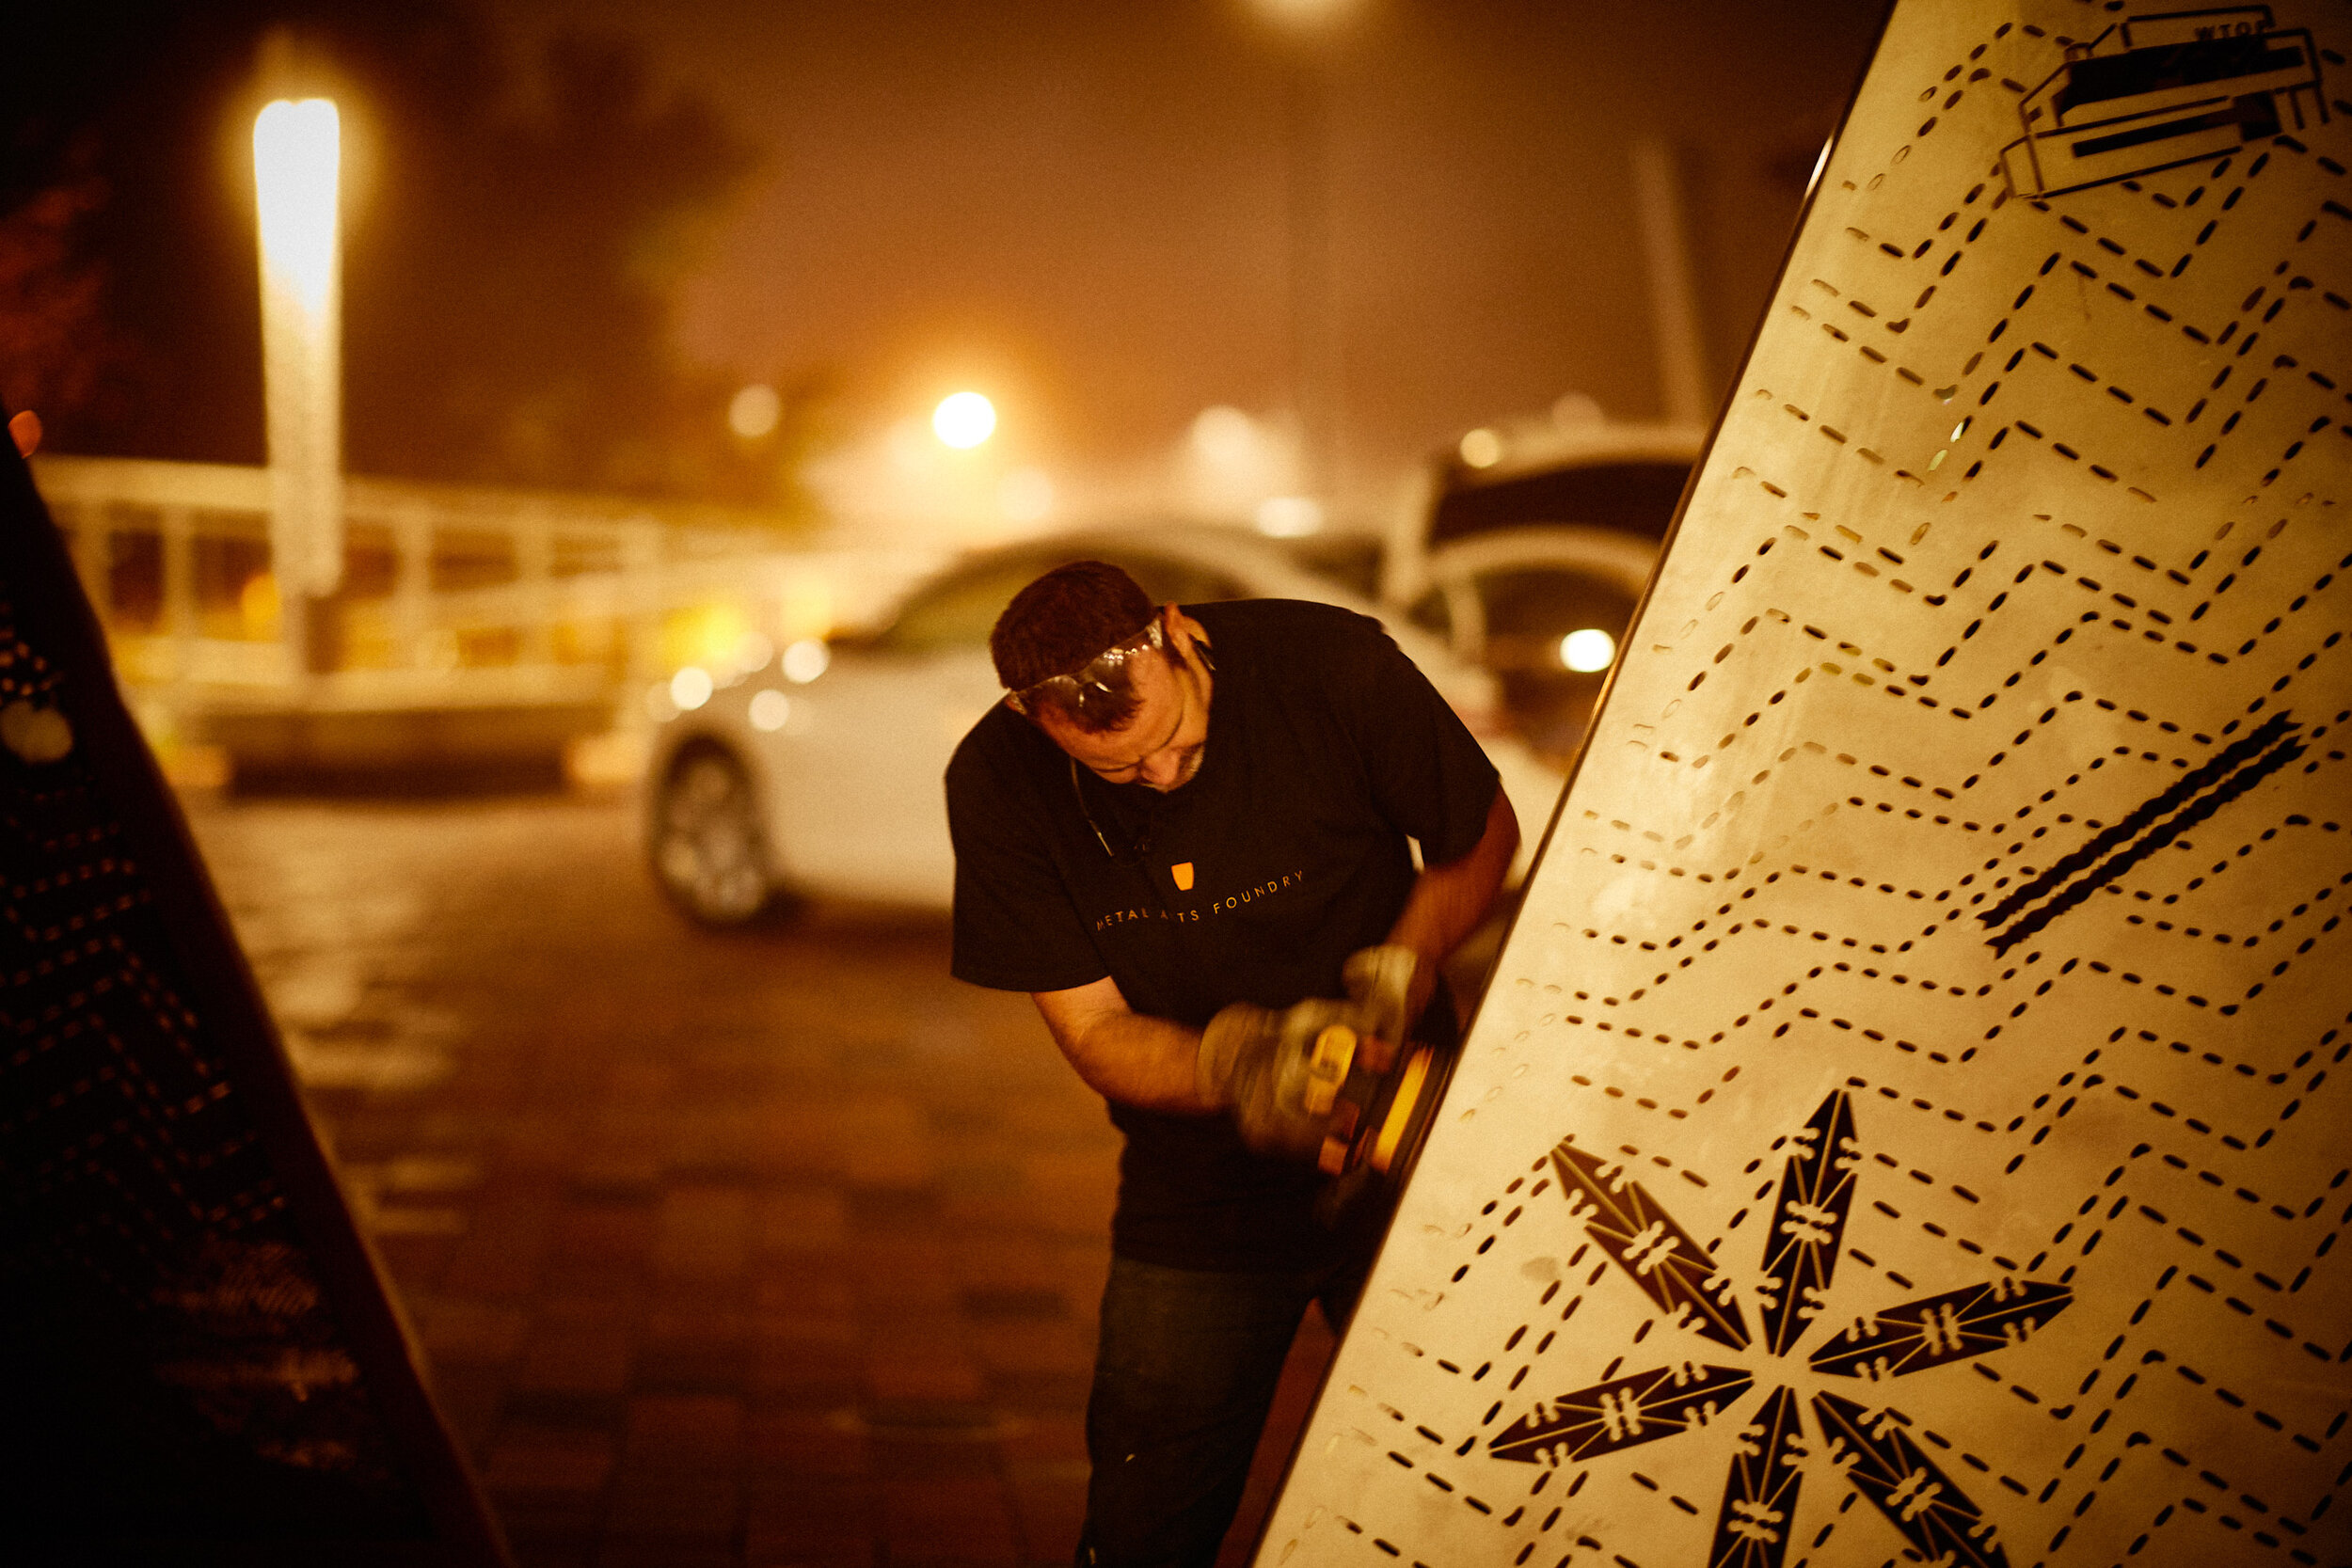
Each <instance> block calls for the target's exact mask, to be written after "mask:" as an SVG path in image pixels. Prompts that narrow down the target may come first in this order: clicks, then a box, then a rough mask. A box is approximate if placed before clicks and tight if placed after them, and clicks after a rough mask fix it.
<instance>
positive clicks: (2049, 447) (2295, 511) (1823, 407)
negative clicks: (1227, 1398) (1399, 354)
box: [1259, 0, 2352, 1568]
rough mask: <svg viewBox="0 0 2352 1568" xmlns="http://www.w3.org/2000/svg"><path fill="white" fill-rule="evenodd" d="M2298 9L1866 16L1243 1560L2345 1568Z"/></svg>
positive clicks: (2327, 663)
mask: <svg viewBox="0 0 2352 1568" xmlns="http://www.w3.org/2000/svg"><path fill="white" fill-rule="evenodd" d="M2347 48H2352V9H2347V8H2345V7H2344V6H2342V5H2321V4H2309V5H2297V4H2281V5H2279V6H2276V7H2272V8H2266V9H2265V8H2237V9H2234V10H2230V11H2224V12H2214V13H2201V14H2195V15H2188V14H2183V13H2177V12H2176V13H2170V14H2166V15H2161V16H2158V15H2149V16H2136V15H2132V14H2129V13H2127V12H2125V11H2124V10H2123V9H2122V8H2121V7H2111V8H2110V7H2100V6H2092V5H2086V4H2067V3H2058V0H2039V3H2034V4H2027V5H2023V6H2019V5H2010V4H1988V3H1962V0H1902V3H1901V4H1899V6H1898V7H1897V8H1896V10H1895V11H1894V13H1893V15H1892V17H1891V19H1890V21H1889V23H1888V25H1887V31H1886V33H1885V35H1884V37H1883V40H1882V42H1881V46H1880V48H1879V51H1878V54H1877V57H1876V59H1875V61H1874V62H1873V64H1872V66H1871V68H1870V71H1869V73H1868V76H1867V80H1866V82H1865V84H1864V87H1863V88H1862V91H1861V94H1860V97H1859V99H1858V101H1857V103H1856V104H1855V106H1854V107H1853V109H1852V110H1851V113H1850V115H1849V118H1848V121H1847V124H1846V127H1845V129H1844V130H1843V131H1842V132H1841V134H1840V135H1839V138H1838V140H1837V142H1836V147H1835V149H1834V151H1833V153H1832V155H1831V157H1830V159H1829V161H1828V164H1827V166H1826V168H1825V169H1824V171H1823V173H1822V175H1821V176H1820V182H1819V184H1818V186H1817V189H1816V192H1815V194H1814V197H1813V198H1812V201H1811V203H1810V206H1809V209H1808V212H1807V214H1806V216H1805V219H1804V223H1803V226H1802V228H1801V230H1800V233H1799V235H1798V238H1797V241H1796V243H1795V245H1794V247H1793V249H1792V251H1791V255H1790V260H1789V262H1788V270H1787V272H1786V275H1785V276H1784V277H1783V278H1782V280H1781V282H1780V285H1779V287H1778V290H1777V292H1776V294H1775V296H1774V300H1773V303H1772V307H1771V309H1770V313H1769V315H1768V317H1767V320H1766V322H1765V324H1764V325H1763V327H1762V329H1761V333H1760V336H1759V338H1758V340H1757V341H1756V346H1755V348H1754V350H1753V351H1752V354H1751V356H1750V359H1749V362H1748V364H1747V365H1746V367H1745V368H1744V369H1743V370H1742V372H1741V373H1740V378H1739V380H1738V383H1737V385H1736V387H1735V388H1734V389H1733V392H1732V395H1731V399H1730V402H1729V404H1728V405H1727V407H1726V409H1725V411H1724V418H1723V421H1722V424H1721V426H1720V428H1719V430H1718V432H1717V435H1716V438H1715V440H1714V443H1713V446H1712V447H1711V449H1710V451H1709V453H1708V457H1707V459H1706V460H1705V463H1704V465H1703V467H1702V470H1701V474H1700V477H1699V479H1698V481H1697V483H1695V484H1694V486H1693V488H1692V496H1691V499H1690V500H1689V502H1688V503H1687V509H1686V512H1685V515H1684V516H1683V517H1682V519H1681V520H1680V522H1679V524H1678V526H1677V531H1676V533H1675V534H1674V535H1673V537H1672V539H1671V541H1670V544H1669V546H1668V549H1667V553H1666V556H1665V559H1664V562H1663V564H1662V566H1661V571H1660V575H1659V578H1658V580H1657V582H1656V583H1655V584H1654V586H1653V588H1652V590H1651V595H1650V598H1649V600H1648V601H1647V603H1646V604H1645V608H1644V610H1643V611H1642V613H1641V615H1640V617H1639V619H1638V621H1637V623H1636V626H1635V629H1634V631H1633V632H1632V634H1631V635H1630V636H1629V639H1628V651H1627V655H1626V657H1625V660H1624V662H1623V665H1622V667H1621V669H1620V670H1619V671H1618V673H1617V674H1616V677H1615V683H1614V686H1613V689H1612V690H1611V692H1610V694H1609V696H1608V698H1607V701H1606V705H1605V707H1604V710H1603V713H1602V716H1601V718H1600V720H1599V721H1598V723H1597V729H1596V731H1595V733H1594V734H1593V736H1592V737H1591V739H1590V741H1589V743H1588V748H1587V751H1586V753H1585V755H1584V756H1583V758H1582V760H1581V766H1580V768H1579V771H1578V774H1577V776H1576V778H1575V780H1574V782H1573V784H1572V785H1571V787H1570V790H1569V792H1568V795H1567V797H1566V799H1565V803H1564V805H1563V807H1562V809H1561V813H1560V816H1559V817H1558V818H1557V820H1556V822H1555V824H1554V826H1553V829H1552V832H1551V836H1550V840H1549V845H1548V847H1547V848H1546V850H1545V853H1544V855H1543V857H1542V860H1541V862H1540V863H1539V865H1538V868H1537V870H1536V872H1535V874H1534V885H1533V887H1532V889H1531V891H1530V893H1529V895H1528V898H1527V902H1526V906H1525V910H1524V911H1523V913H1522V914H1521V915H1520V917H1519V920H1518V926H1517V927H1516V928H1515V930H1514V931H1513V933H1512V936H1511V938H1510V941H1509V943H1508V945H1507V947H1506V949H1505V951H1504V954H1503V957H1502V966H1501V969H1500V972H1499V976H1498V979H1497V981H1496V983H1495V987H1494V990H1493V991H1492V992H1491V993H1490V994H1489V996H1488V999H1487V1001H1486V1006H1485V1009H1484V1011H1483V1013H1482V1016H1481V1017H1480V1018H1479V1020H1478V1022H1477V1023H1476V1026H1475V1028H1474V1029H1473V1031H1472V1034H1471V1036H1470V1040H1469V1042H1468V1045H1467V1048H1466V1051H1465V1055H1464V1058H1463V1061H1462V1064H1461V1067H1460V1069H1459V1071H1458V1073H1457V1075H1456V1077H1455V1079H1454V1085H1453V1087H1452V1089H1451V1091H1450V1095H1449V1098H1448V1101H1447V1102H1446V1105H1445V1107H1444V1109H1443V1111H1442V1113H1441V1115H1440V1118H1439V1121H1438V1131H1437V1132H1436V1133H1435V1134H1434V1135H1433V1137H1432V1140H1431V1143H1430V1145H1429V1148H1428V1149H1427V1151H1426V1153H1425V1155H1424V1157H1423V1159H1422V1164H1421V1167H1420V1169H1419V1170H1418V1172H1417V1173H1416V1174H1415V1176H1414V1178H1413V1180H1412V1183H1411V1186H1410V1189H1409V1191H1408V1192H1407V1194H1406V1199H1405V1202H1404V1205H1403V1208H1402V1211H1401V1212H1400V1214H1399V1217H1398V1220H1397V1223H1396V1226H1395V1227H1394V1229H1393V1231H1392V1232H1391V1238H1390V1241H1389V1243H1388V1246H1387V1249H1386V1251H1385V1252H1384V1254H1383V1256H1382V1257H1381V1259H1380V1261H1379V1263H1378V1265H1377V1268H1376V1270H1375V1275H1374V1276H1373V1280H1372V1284H1371V1287H1370V1289H1369V1291H1367V1293H1366V1297H1365V1300H1364V1303H1363V1306H1362V1307H1361V1308H1360V1310H1359V1314H1358V1316H1357V1319H1356V1322H1355V1323H1354V1324H1353V1326H1352V1327H1351V1329H1350V1331H1349V1333H1348V1335H1347V1338H1346V1339H1345V1342H1344V1344H1343V1347H1342V1350H1341V1353H1340V1355H1339V1358H1338V1361H1337V1363H1336V1364H1335V1366H1334V1369H1333V1371H1332V1373H1331V1376H1330V1379H1329V1381H1328V1383H1327V1386H1326V1388H1325V1391H1324V1393H1323V1396H1322V1398H1321V1401H1320V1402H1319V1404H1318V1406H1317V1409H1316V1412H1315V1415H1314V1417H1313V1418H1312V1421H1311V1425H1310V1428H1309V1431H1308V1434H1307V1436H1306V1438H1305V1440H1304V1443H1303V1445H1302V1447H1301V1449H1300V1452H1299V1456H1298V1458H1297V1459H1296V1460H1295V1465H1294V1470H1293V1474H1292V1476H1291V1478H1290V1481H1289V1483H1288V1485H1287V1487H1286V1490H1285V1492H1284V1494H1283V1496H1282V1498H1281V1500H1280V1502H1279V1506H1278V1509H1277V1511H1276V1513H1275V1516H1274V1518H1273V1521H1272V1523H1271V1525H1270V1527H1269V1529H1268V1533H1267V1535H1266V1537H1265V1539H1264V1542H1263V1545H1262V1548H1261V1551H1260V1556H1259V1560H1260V1561H1261V1562H1262V1563H1264V1564H1268V1565H1276V1564H1280V1565H1287V1568H1298V1565H1299V1564H1303V1563H1359V1562H1360V1563H1367V1564H1378V1563H1382V1562H1388V1561H1402V1562H1416V1561H1418V1562H1422V1563H1429V1564H1438V1565H1446V1568H1450V1565H1454V1564H1469V1563H1498V1564H1500V1563H1512V1564H1518V1563H1540V1564H1542V1565H1543V1568H1551V1565H1553V1564H1556V1563H1565V1562H1571V1561H1574V1562H1586V1561H1589V1562H1594V1563H1608V1562H1618V1563H1626V1564H1638V1565H1639V1568H1670V1565H1676V1564H1693V1565H1695V1564H1708V1565H1732V1564H1737V1565H1740V1568H1777V1565H1794V1564H1796V1563H1800V1562H1806V1563H1812V1564H1817V1565H1823V1568H1826V1565H1829V1564H1846V1563H1852V1564H1863V1563H1867V1564H1872V1565H1876V1564H1880V1563H1884V1562H1890V1561H1895V1560H1906V1561H1917V1560H1924V1561H1929V1562H1943V1563H1961V1564H1983V1563H1997V1562H2009V1563H2015V1564H2018V1565H2019V1568H2024V1565H2026V1564H2029V1563H2042V1562H2047V1563H2050V1564H2054V1565H2055V1564H2058V1563H2083V1564H2090V1563H2097V1564H2103V1565H2104V1564H2107V1563H2114V1562H2134V1563H2150V1562H2173V1563H2189V1562H2214V1561H2229V1562H2271V1561H2275V1562H2279V1563H2280V1564H2281V1565H2282V1568H2283V1565H2284V1564H2287V1563H2289V1562H2300V1563H2315V1562H2341V1561H2343V1560H2345V1558H2346V1557H2347V1555H2352V1552H2348V1550H2347V1542H2348V1540H2352V1505H2347V1501H2346V1499H2344V1498H2343V1497H2340V1496H2339V1494H2340V1493H2341V1492H2342V1491H2343V1489H2344V1481H2345V1479H2346V1472H2347V1460H2352V1433H2346V1432H2345V1430H2344V1428H2345V1424H2346V1422H2345V1414H2346V1404H2347V1393H2352V1372H2348V1371H2347V1370H2346V1367H2345V1359H2346V1356H2347V1354H2352V1352H2348V1349H2347V1342H2346V1341H2347V1334H2348V1333H2352V1311H2348V1310H2347V1307H2352V1299H2348V1296H2347V1287H2348V1286H2352V1279H2348V1278H2347V1275H2346V1266H2345V1265H2346V1258H2345V1254H2346V1252H2347V1251H2352V1248H2345V1247H2343V1246H2341V1245H2340V1244H2339V1243H2340V1239H2341V1235H2342V1231H2343V1228H2344V1226H2345V1225H2346V1224H2347V1222H2352V1184H2347V1165H2352V1148H2347V1138H2346V1129H2347V1117H2346V1115H2345V1103H2344V1087H2345V1083H2344V1067H2343V1066H2342V1063H2343V1059H2344V1056H2345V1054H2346V1053H2347V1052H2352V1016H2348V1015H2347V1007H2352V986H2347V984H2346V982H2345V980H2344V973H2345V970H2344V965H2345V951H2344V949H2345V942H2346V934H2345V933H2344V932H2343V931H2342V930H2340V929H2339V926H2340V922H2341V921H2342V918H2343V915H2344V911H2345V909H2346V907H2347V905H2352V845H2348V844H2347V839H2348V838H2352V833H2347V832H2346V829H2345V821H2346V817H2347V815H2348V814H2352V789H2348V788H2347V781H2346V777H2345V768H2344V737H2345V728H2344V726H2345V725H2346V723H2347V722H2352V711H2347V710H2352V675H2348V674H2347V661H2352V649H2348V648H2346V647H2345V646H2344V636H2345V631H2346V628H2347V626H2352V578H2347V577H2346V573H2347V569H2352V517H2347V516H2346V515H2345V506H2344V503H2345V501H2346V499H2347V491H2348V490H2352V485H2348V484H2347V477H2352V432H2348V431H2347V428H2346V422H2345V421H2346V420H2352V403H2348V402H2347V397H2346V391H2347V388H2352V304H2347V298H2348V297H2352V179H2348V178H2347V176H2346V173H2345V166H2346V165H2347V164H2348V163H2352V145H2347V143H2348V142H2352V137H2348V136H2347V134H2346V133H2347V125H2352V105H2347V103H2345V102H2344V98H2345V96H2346V94H2345V88H2344V83H2345V82H2346V80H2347V79H2352V71H2347V69H2346V66H2345V64H2344V55H2345V52H2346V50H2347Z"/></svg>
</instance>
